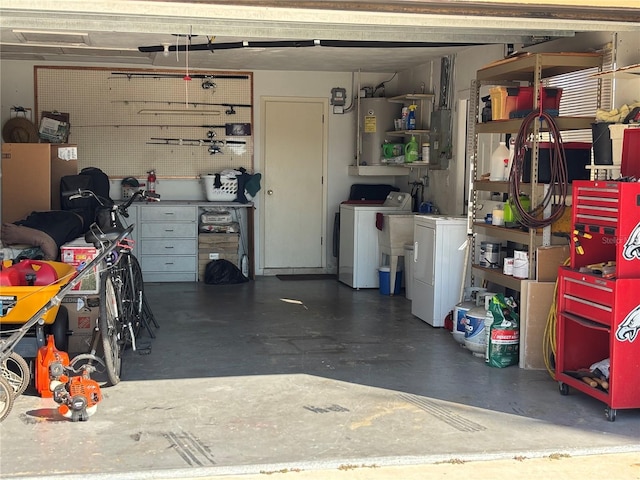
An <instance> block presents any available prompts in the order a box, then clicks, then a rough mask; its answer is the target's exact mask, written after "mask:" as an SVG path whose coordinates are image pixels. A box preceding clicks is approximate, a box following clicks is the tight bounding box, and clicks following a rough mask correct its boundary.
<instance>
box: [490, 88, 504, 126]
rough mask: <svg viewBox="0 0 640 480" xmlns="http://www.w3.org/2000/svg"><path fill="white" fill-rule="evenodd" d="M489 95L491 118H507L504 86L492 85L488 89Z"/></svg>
mask: <svg viewBox="0 0 640 480" xmlns="http://www.w3.org/2000/svg"><path fill="white" fill-rule="evenodd" d="M489 95H490V97H491V120H507V119H508V118H509V115H507V114H506V102H507V89H506V88H505V87H493V88H490V89H489Z"/></svg>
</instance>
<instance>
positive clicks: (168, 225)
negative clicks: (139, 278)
mask: <svg viewBox="0 0 640 480" xmlns="http://www.w3.org/2000/svg"><path fill="white" fill-rule="evenodd" d="M139 213H140V215H139V217H140V218H139V226H140V230H139V232H138V241H139V258H140V265H141V266H142V273H143V276H144V280H145V282H191V281H196V272H197V263H198V222H197V218H198V211H197V207H196V206H191V205H188V206H183V205H180V206H177V205H143V206H140V211H139Z"/></svg>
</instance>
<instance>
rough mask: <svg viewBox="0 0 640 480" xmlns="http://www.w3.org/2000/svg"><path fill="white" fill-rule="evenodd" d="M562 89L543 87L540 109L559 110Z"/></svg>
mask: <svg viewBox="0 0 640 480" xmlns="http://www.w3.org/2000/svg"><path fill="white" fill-rule="evenodd" d="M561 98H562V89H561V88H556V87H545V88H543V89H542V109H543V110H559V109H560V99H561Z"/></svg>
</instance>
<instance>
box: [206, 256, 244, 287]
mask: <svg viewBox="0 0 640 480" xmlns="http://www.w3.org/2000/svg"><path fill="white" fill-rule="evenodd" d="M248 281H249V279H248V278H247V277H245V276H244V275H243V274H242V272H241V271H240V269H239V268H238V267H236V266H235V265H234V264H233V263H231V262H230V261H229V260H224V259H221V260H212V261H210V262H209V263H207V266H206V267H205V269H204V283H206V284H207V285H231V284H235V283H245V282H248Z"/></svg>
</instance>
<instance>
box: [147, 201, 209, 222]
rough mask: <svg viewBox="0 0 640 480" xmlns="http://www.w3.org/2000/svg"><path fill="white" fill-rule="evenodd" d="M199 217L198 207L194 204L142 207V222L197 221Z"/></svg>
mask: <svg viewBox="0 0 640 480" xmlns="http://www.w3.org/2000/svg"><path fill="white" fill-rule="evenodd" d="M197 218H198V214H197V208H196V207H192V206H177V205H166V206H164V205H158V206H155V205H154V206H145V207H142V208H141V209H140V221H141V222H145V221H147V222H149V221H150V222H156V221H157V222H163V221H165V222H195V221H196V220H197Z"/></svg>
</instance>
